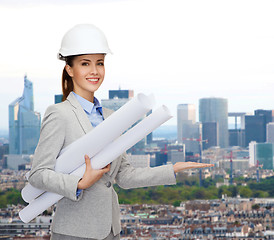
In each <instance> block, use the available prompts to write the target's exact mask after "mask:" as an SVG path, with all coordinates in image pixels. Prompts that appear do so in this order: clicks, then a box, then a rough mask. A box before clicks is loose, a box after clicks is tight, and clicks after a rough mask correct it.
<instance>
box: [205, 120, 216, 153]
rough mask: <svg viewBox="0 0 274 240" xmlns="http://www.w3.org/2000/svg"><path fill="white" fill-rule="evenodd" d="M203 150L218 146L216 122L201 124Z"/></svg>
mask: <svg viewBox="0 0 274 240" xmlns="http://www.w3.org/2000/svg"><path fill="white" fill-rule="evenodd" d="M202 129H203V130H202V131H203V134H202V136H203V139H204V140H206V141H205V142H203V149H208V148H210V147H214V146H219V132H218V129H219V128H218V123H216V122H204V123H202Z"/></svg>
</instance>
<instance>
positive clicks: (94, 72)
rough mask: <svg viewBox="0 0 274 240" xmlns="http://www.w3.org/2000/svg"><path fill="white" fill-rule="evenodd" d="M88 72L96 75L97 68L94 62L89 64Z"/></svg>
mask: <svg viewBox="0 0 274 240" xmlns="http://www.w3.org/2000/svg"><path fill="white" fill-rule="evenodd" d="M90 74H91V75H98V69H97V65H96V64H95V63H93V64H91V65H90Z"/></svg>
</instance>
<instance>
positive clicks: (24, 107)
mask: <svg viewBox="0 0 274 240" xmlns="http://www.w3.org/2000/svg"><path fill="white" fill-rule="evenodd" d="M40 128H41V116H40V113H37V112H34V104H33V85H32V82H31V81H29V80H28V79H27V76H25V77H24V92H23V96H22V97H19V98H17V99H16V100H15V101H13V102H12V103H11V104H10V105H9V154H33V153H34V151H35V148H36V145H37V143H38V140H39V136H40Z"/></svg>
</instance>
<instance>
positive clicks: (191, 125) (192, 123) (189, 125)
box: [177, 104, 202, 153]
mask: <svg viewBox="0 0 274 240" xmlns="http://www.w3.org/2000/svg"><path fill="white" fill-rule="evenodd" d="M201 134H202V132H201V124H200V123H196V110H195V105H194V104H178V106H177V140H178V143H179V144H181V143H183V144H185V151H186V152H192V153H199V142H197V141H191V140H187V139H190V138H196V139H198V138H199V137H200V135H201Z"/></svg>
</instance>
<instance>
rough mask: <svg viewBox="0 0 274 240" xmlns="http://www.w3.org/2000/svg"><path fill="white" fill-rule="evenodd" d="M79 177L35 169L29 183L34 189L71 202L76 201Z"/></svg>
mask: <svg viewBox="0 0 274 240" xmlns="http://www.w3.org/2000/svg"><path fill="white" fill-rule="evenodd" d="M79 180H80V177H78V176H75V175H70V174H63V173H57V172H55V171H54V170H51V169H37V170H35V171H33V172H32V174H31V175H30V177H29V182H30V184H31V185H33V186H34V187H36V188H39V189H42V190H44V191H48V192H53V193H57V194H60V195H62V196H64V197H66V198H69V199H71V200H74V201H75V200H77V197H76V191H77V184H78V182H79Z"/></svg>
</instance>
